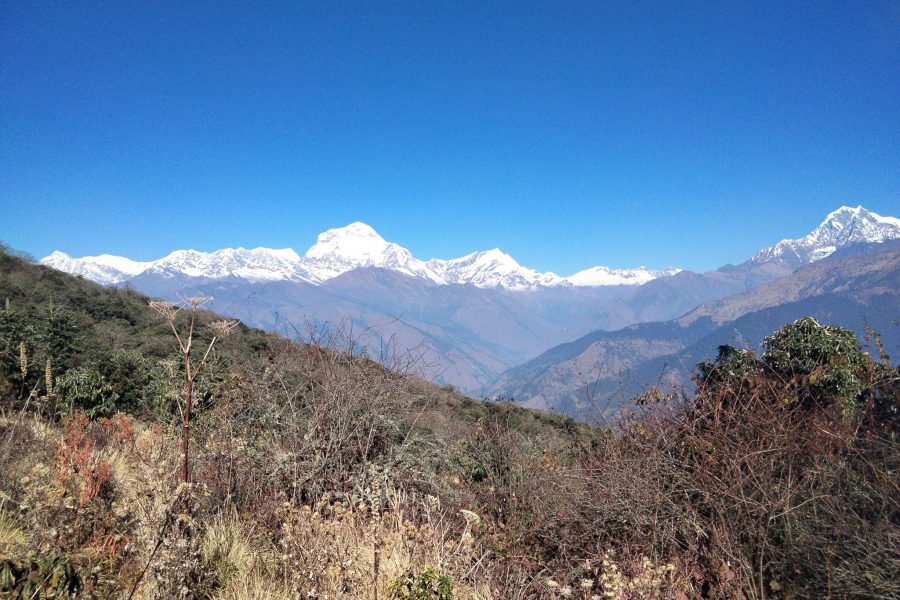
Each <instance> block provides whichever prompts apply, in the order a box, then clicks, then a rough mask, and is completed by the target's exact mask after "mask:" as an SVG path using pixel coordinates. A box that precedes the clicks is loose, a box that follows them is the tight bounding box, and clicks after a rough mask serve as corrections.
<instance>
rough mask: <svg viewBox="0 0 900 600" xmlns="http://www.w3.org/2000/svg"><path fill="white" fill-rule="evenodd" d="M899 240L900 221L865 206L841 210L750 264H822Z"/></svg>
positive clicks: (764, 251)
mask: <svg viewBox="0 0 900 600" xmlns="http://www.w3.org/2000/svg"><path fill="white" fill-rule="evenodd" d="M896 238H900V219H896V218H894V217H882V216H881V215H879V214H876V213H874V212H872V211H870V210H866V209H865V208H864V207H862V206H857V207H855V208H853V207H850V206H842V207H840V208H838V209H837V210H834V211H832V212H830V213H829V214H828V216H827V217H825V220H823V221H822V222H821V223H820V224H819V226H818V227H816V228H815V229H814V230H812V231H811V232H810V233H809V234H807V235H806V236H804V237H802V238H799V239H795V240H782V241H780V242H778V243H777V244H775V245H774V246H772V247H770V248H763V249H762V250H760V251H759V252H757V253H756V255H754V256H753V257H752V258H751V259H750V261H749V262H750V263H751V264H760V263H766V262H771V261H773V260H782V261H784V262H786V263H788V264H790V265H792V266H799V265H803V264H807V263H811V262H815V261H817V260H821V259H823V258H825V257H826V256H828V255H830V254H832V253H833V252H834V251H835V250H837V249H838V248H843V247H845V246H849V245H852V244H859V243H874V242H884V241H886V240H891V239H896Z"/></svg>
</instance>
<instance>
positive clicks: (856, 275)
mask: <svg viewBox="0 0 900 600" xmlns="http://www.w3.org/2000/svg"><path fill="white" fill-rule="evenodd" d="M845 249H846V250H847V251H845V252H841V251H839V252H834V253H831V254H830V255H829V256H828V257H826V258H824V259H821V260H817V261H815V262H811V263H808V264H807V265H805V266H803V267H801V268H799V269H798V270H796V271H795V272H793V273H792V274H790V275H787V276H785V277H782V278H779V279H776V280H773V281H771V282H768V283H765V284H762V285H759V286H757V287H755V288H753V289H751V290H748V291H746V292H743V293H741V294H737V295H734V296H731V297H728V298H725V299H721V300H715V301H711V302H708V303H705V304H703V305H701V306H699V307H697V308H695V309H694V310H692V311H690V312H688V313H687V314H685V315H683V316H681V317H679V318H677V319H674V320H669V321H665V322H653V323H640V324H636V325H631V326H629V327H625V328H623V329H620V330H617V331H596V332H593V333H589V334H587V335H585V336H584V337H582V338H579V339H577V340H575V341H573V342H569V343H566V344H562V345H559V346H556V347H554V348H551V349H550V350H548V351H547V352H545V353H543V354H542V355H540V356H538V357H536V358H534V359H532V360H530V361H528V362H527V363H524V364H522V365H519V366H517V367H514V368H512V369H510V370H509V371H507V372H506V373H503V374H502V375H501V376H500V377H498V378H497V380H495V381H494V382H493V383H492V384H491V385H490V386H486V387H485V388H484V389H483V390H482V393H483V394H484V395H487V396H491V397H494V396H498V395H499V396H504V397H512V398H515V399H516V400H517V401H520V402H522V403H524V404H525V405H527V406H531V407H533V408H544V409H556V410H560V411H563V412H571V413H577V412H579V411H581V410H584V409H585V404H586V402H587V400H588V399H589V398H590V399H593V400H595V401H597V402H598V403H599V404H602V405H603V406H604V407H607V408H611V409H615V408H617V407H618V405H620V404H621V403H622V402H624V401H626V400H628V399H629V398H630V397H633V396H634V395H636V394H637V393H639V392H640V391H641V390H642V389H646V388H647V387H649V386H650V385H653V384H655V383H657V382H661V383H663V384H664V386H669V385H679V384H684V383H687V382H688V378H689V376H690V374H691V373H692V372H693V369H694V367H695V365H696V364H697V362H699V361H701V360H706V359H708V358H711V357H712V356H713V355H714V353H715V350H716V348H717V347H718V346H719V345H722V344H731V345H737V346H741V345H748V346H750V347H755V346H756V345H758V344H759V343H760V342H761V341H762V337H763V336H765V335H768V334H769V333H771V332H772V331H773V330H774V329H775V328H777V327H778V326H780V325H782V324H784V323H786V322H791V321H794V320H796V319H798V318H800V317H803V316H814V317H816V318H818V319H821V320H823V321H824V322H828V323H831V324H837V325H841V326H844V327H849V328H851V329H853V330H854V331H855V332H856V333H857V334H858V335H859V336H860V339H864V337H865V335H866V333H865V330H864V329H865V326H866V325H868V326H871V327H873V328H874V329H875V331H876V332H878V333H879V334H881V340H882V342H883V344H884V348H885V349H886V351H887V352H888V354H889V355H891V356H896V353H897V352H898V351H900V328H898V327H897V325H896V322H897V319H898V317H900V243H897V240H887V241H884V242H880V243H879V242H876V243H870V244H867V243H862V244H855V245H852V246H847V247H845Z"/></svg>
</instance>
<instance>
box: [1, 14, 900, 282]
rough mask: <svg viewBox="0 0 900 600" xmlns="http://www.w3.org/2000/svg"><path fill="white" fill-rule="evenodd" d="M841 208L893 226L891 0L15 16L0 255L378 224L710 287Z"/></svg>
mask: <svg viewBox="0 0 900 600" xmlns="http://www.w3.org/2000/svg"><path fill="white" fill-rule="evenodd" d="M132 5H134V6H132ZM378 5H381V6H378ZM841 204H853V205H856V204H863V205H864V206H866V207H867V208H869V209H871V210H874V211H876V212H879V213H881V214H889V215H894V216H900V3H898V2H846V3H830V2H814V3H813V2H800V3H794V2H783V1H782V2H773V3H768V2H752V3H751V2H698V3H691V2H688V3H661V2H650V3H641V2H634V1H628V2H621V3H618V2H584V3H582V2H547V3H532V2H528V3H518V2H516V3H511V2H507V3H492V2H472V3H467V2H431V1H425V2H409V3H406V2H389V3H371V2H360V3H350V2H335V1H330V2H321V3H319V2H315V3H306V2H290V3H288V2H278V3H273V4H268V5H267V4H266V3H261V2H259V3H213V2H196V3H174V2H172V3H168V2H166V3H121V2H110V3H37V2H29V3H24V2H4V3H2V4H0V209H2V216H0V239H2V240H3V241H5V242H6V243H8V244H10V245H11V246H13V247H16V248H19V249H21V250H25V251H27V252H30V253H32V254H33V255H35V256H38V257H40V256H44V255H45V254H48V253H49V252H50V251H52V250H54V249H60V250H64V251H66V252H68V253H70V254H72V255H75V256H81V255H86V254H99V253H103V252H107V253H112V254H121V255H126V256H129V257H131V258H135V259H152V258H158V257H160V256H162V255H164V254H166V253H168V252H169V251H170V250H173V249H176V248H186V247H191V248H196V249H200V250H213V249H217V248H221V247H227V246H238V245H242V246H245V247H255V246H260V245H263V246H272V247H284V246H290V247H293V248H294V249H296V250H297V251H299V252H301V253H302V252H303V251H304V250H305V249H306V248H307V247H308V246H309V245H311V244H312V243H313V242H314V240H315V235H316V234H317V233H318V232H320V231H322V230H325V229H328V228H331V227H337V226H341V225H345V224H347V223H349V222H351V221H355V220H361V221H365V222H367V223H369V224H370V225H372V226H373V227H375V229H377V230H378V231H379V232H380V233H381V234H382V235H383V236H384V237H385V238H386V239H389V240H392V241H396V242H398V243H400V244H401V245H403V246H406V247H408V248H409V249H410V250H412V251H413V253H414V254H416V255H417V256H419V257H421V258H430V257H441V258H448V257H453V256H459V255H462V254H465V253H468V252H470V251H474V250H477V249H486V248H491V247H495V246H499V247H500V248H502V249H503V250H505V251H507V252H509V253H510V254H512V255H513V256H514V257H516V258H517V259H518V260H519V261H520V262H521V263H523V264H526V265H528V266H532V267H535V268H538V269H541V270H553V271H556V272H558V273H561V274H569V273H571V272H574V271H576V270H579V269H582V268H585V267H588V266H591V265H596V264H604V265H609V266H614V267H628V266H636V265H639V264H645V265H648V266H653V267H664V266H670V265H671V266H681V267H687V268H692V269H701V270H702V269H708V268H714V267H717V266H719V265H721V264H724V263H726V262H739V261H741V260H743V259H744V258H746V257H747V256H748V255H750V254H751V253H752V252H753V251H755V250H756V249H757V248H759V247H761V246H764V245H769V244H771V243H774V242H775V241H777V240H779V239H781V238H784V237H797V236H800V235H803V234H804V233H806V232H807V231H809V230H810V229H811V228H813V227H814V226H815V225H816V224H817V223H818V222H819V221H820V220H821V219H822V218H823V217H824V216H825V214H827V213H828V212H830V211H831V210H832V209H834V208H836V207H837V206H839V205H841Z"/></svg>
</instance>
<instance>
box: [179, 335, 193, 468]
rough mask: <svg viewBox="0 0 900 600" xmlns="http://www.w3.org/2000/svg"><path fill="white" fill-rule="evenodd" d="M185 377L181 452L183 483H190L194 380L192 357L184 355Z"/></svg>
mask: <svg viewBox="0 0 900 600" xmlns="http://www.w3.org/2000/svg"><path fill="white" fill-rule="evenodd" d="M184 377H185V379H186V383H187V386H186V387H187V398H186V399H185V402H184V422H183V424H182V428H181V452H182V454H183V455H184V463H183V465H182V468H181V481H183V482H184V483H188V480H189V475H190V472H189V470H188V450H189V446H190V439H191V400H192V397H193V395H194V378H193V376H192V374H191V357H190V355H189V354H187V353H185V355H184Z"/></svg>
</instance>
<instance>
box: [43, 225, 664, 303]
mask: <svg viewBox="0 0 900 600" xmlns="http://www.w3.org/2000/svg"><path fill="white" fill-rule="evenodd" d="M41 263H43V264H45V265H47V266H50V267H53V268H56V269H59V270H61V271H66V272H67V273H73V274H76V275H81V276H83V277H86V278H87V279H91V280H93V281H96V282H98V283H102V284H105V285H115V284H120V283H123V282H126V281H128V280H129V279H131V278H133V277H136V276H138V275H143V274H147V275H155V276H160V277H167V278H173V277H178V276H182V275H183V276H187V277H202V278H206V279H226V278H230V277H234V278H239V279H246V280H248V281H301V282H306V283H312V284H321V283H324V282H326V281H328V280H330V279H333V278H335V277H337V276H339V275H342V274H344V273H347V272H349V271H353V270H354V269H359V268H364V267H377V268H381V269H387V270H390V271H395V272H397V273H402V274H404V275H408V276H410V277H415V278H418V279H424V280H427V281H429V282H431V283H434V284H438V285H449V284H460V285H465V284H469V285H473V286H475V287H479V288H501V289H505V290H509V291H524V290H530V289H537V288H542V287H556V286H576V287H584V286H588V287H602V286H613V285H640V284H643V283H646V282H647V281H650V280H651V279H654V278H655V277H660V276H663V275H669V274H672V273H675V272H677V271H678V270H677V269H673V270H668V271H652V270H650V269H647V268H645V267H640V268H638V269H623V270H614V269H609V268H607V267H593V268H591V269H587V270H585V271H581V272H579V273H576V274H575V275H573V276H571V277H568V278H566V277H560V276H559V275H556V274H555V273H549V272H548V273H541V272H539V271H536V270H534V269H530V268H528V267H523V266H522V265H520V264H519V263H518V262H516V260H515V259H514V258H513V257H511V256H510V255H508V254H505V253H504V252H502V251H500V250H499V249H497V248H495V249H493V250H487V251H484V252H474V253H472V254H469V255H466V256H463V257H461V258H454V259H450V260H441V259H431V260H429V261H423V260H420V259H418V258H416V257H415V256H413V255H412V253H411V252H410V251H409V250H407V249H406V248H404V247H402V246H400V245H398V244H395V243H393V242H388V241H386V240H385V239H384V238H382V237H381V236H380V235H378V233H377V232H376V231H375V230H374V229H372V228H371V227H370V226H368V225H366V224H365V223H360V222H356V223H351V224H350V225H347V226H345V227H338V228H335V229H329V230H328V231H325V232H323V233H320V234H319V236H318V238H317V239H316V243H315V244H313V245H312V246H311V247H310V248H309V250H307V251H306V254H304V255H303V256H302V257H301V256H299V255H298V254H297V253H296V252H294V251H293V250H291V249H290V248H284V249H280V250H273V249H270V248H254V249H252V250H247V249H244V248H225V249H222V250H217V251H215V252H199V251H197V250H176V251H174V252H172V253H171V254H169V255H168V256H165V257H163V258H161V259H159V260H155V261H150V262H135V261H132V260H129V259H127V258H122V257H117V256H110V255H107V254H104V255H102V256H87V257H84V258H72V257H71V256H69V255H67V254H64V253H62V252H54V253H53V254H51V255H50V256H48V257H46V258H44V259H42V260H41Z"/></svg>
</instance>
